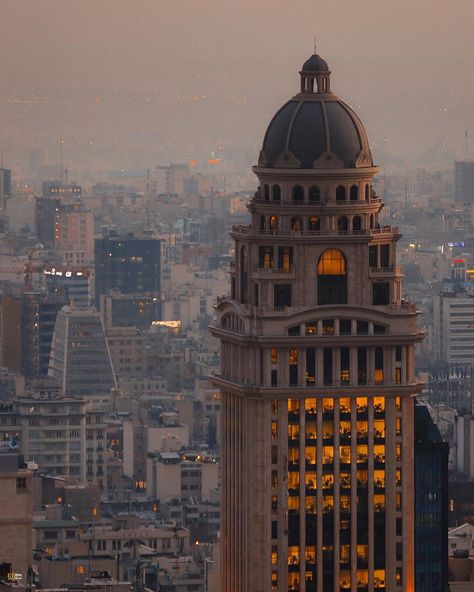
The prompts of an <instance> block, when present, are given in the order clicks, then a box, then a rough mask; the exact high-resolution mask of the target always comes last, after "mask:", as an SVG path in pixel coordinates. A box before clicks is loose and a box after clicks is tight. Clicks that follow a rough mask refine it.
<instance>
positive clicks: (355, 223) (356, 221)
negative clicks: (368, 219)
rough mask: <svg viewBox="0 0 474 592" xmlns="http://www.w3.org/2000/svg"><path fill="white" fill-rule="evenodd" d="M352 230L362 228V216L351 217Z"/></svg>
mask: <svg viewBox="0 0 474 592" xmlns="http://www.w3.org/2000/svg"><path fill="white" fill-rule="evenodd" d="M352 230H355V231H358V230H362V218H361V217H360V216H354V218H352Z"/></svg>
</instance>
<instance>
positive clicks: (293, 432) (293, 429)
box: [288, 423, 300, 440]
mask: <svg viewBox="0 0 474 592" xmlns="http://www.w3.org/2000/svg"><path fill="white" fill-rule="evenodd" d="M299 437H300V426H299V425H298V424H292V423H289V424H288V439H289V440H299Z"/></svg>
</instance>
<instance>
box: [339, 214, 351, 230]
mask: <svg viewBox="0 0 474 592" xmlns="http://www.w3.org/2000/svg"><path fill="white" fill-rule="evenodd" d="M348 230H349V220H348V219H347V216H339V218H338V219H337V231H338V233H339V234H346V233H347V231H348Z"/></svg>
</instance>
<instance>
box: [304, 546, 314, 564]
mask: <svg viewBox="0 0 474 592" xmlns="http://www.w3.org/2000/svg"><path fill="white" fill-rule="evenodd" d="M305 559H306V563H307V564H308V563H309V564H311V565H314V564H315V563H316V547H314V546H313V545H309V546H308V545H306V550H305Z"/></svg>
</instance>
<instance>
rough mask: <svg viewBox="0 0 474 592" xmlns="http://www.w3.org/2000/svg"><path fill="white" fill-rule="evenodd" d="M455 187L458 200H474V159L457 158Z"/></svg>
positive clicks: (467, 201) (463, 201) (465, 201)
mask: <svg viewBox="0 0 474 592" xmlns="http://www.w3.org/2000/svg"><path fill="white" fill-rule="evenodd" d="M454 188H455V198H456V201H457V202H460V203H472V202H474V161H470V160H457V161H456V162H455V163H454Z"/></svg>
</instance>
